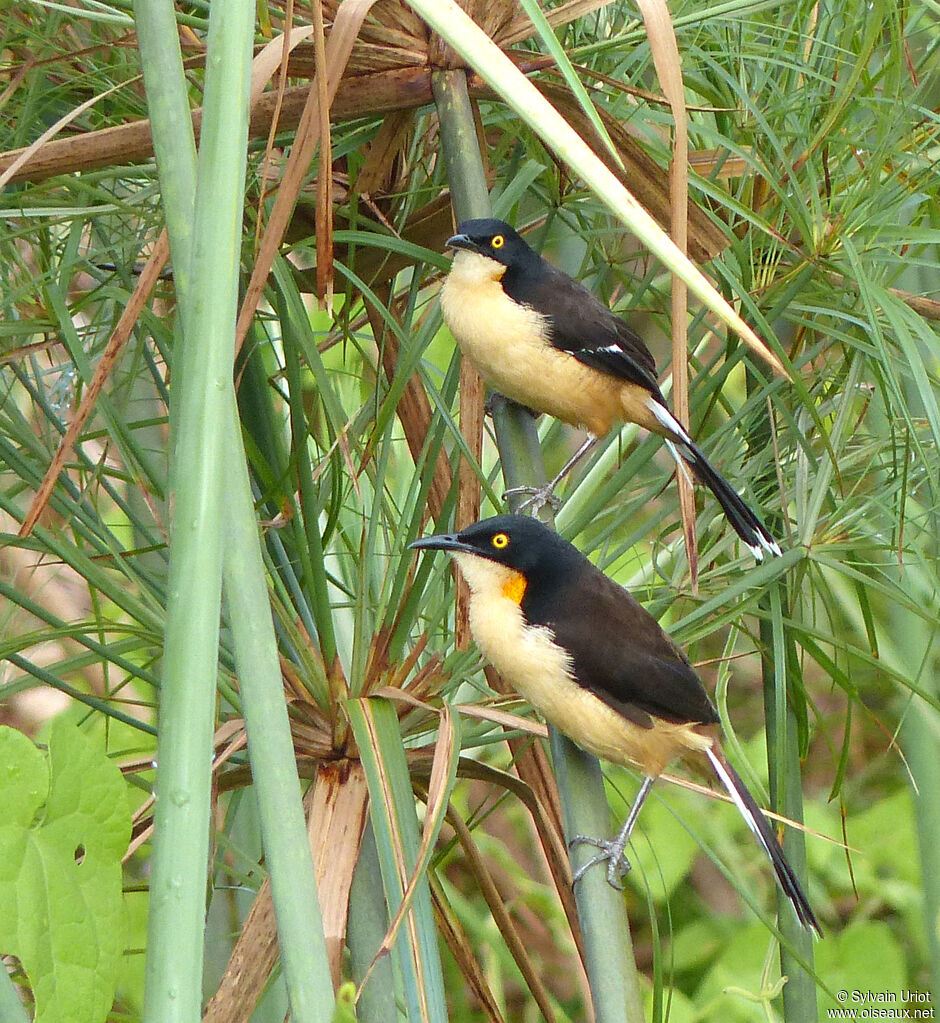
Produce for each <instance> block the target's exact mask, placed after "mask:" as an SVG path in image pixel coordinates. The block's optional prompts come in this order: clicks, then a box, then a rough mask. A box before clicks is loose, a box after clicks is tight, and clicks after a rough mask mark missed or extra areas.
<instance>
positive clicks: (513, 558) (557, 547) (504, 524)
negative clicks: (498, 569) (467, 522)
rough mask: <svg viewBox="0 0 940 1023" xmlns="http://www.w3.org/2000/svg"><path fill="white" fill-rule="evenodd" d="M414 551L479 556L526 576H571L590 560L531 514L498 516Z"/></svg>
mask: <svg viewBox="0 0 940 1023" xmlns="http://www.w3.org/2000/svg"><path fill="white" fill-rule="evenodd" d="M408 546H409V547H410V548H417V549H419V550H421V549H427V550H440V551H448V552H451V553H464V554H476V555H477V556H478V557H481V558H485V559H486V560H487V561H495V562H496V563H498V564H500V565H505V566H506V567H507V568H510V569H512V570H513V571H515V572H518V573H520V574H521V575H523V576H525V577H526V579H529V580H531V579H534V578H536V577H546V576H554V575H556V574H567V573H570V572H571V571H573V570H574V569H575V568H576V566H577V565H578V563H579V562H581V561H584V560H586V559H585V558H584V555H582V554H581V553H580V552H579V551H578V550H577V549H576V548H575V547H572V545H571V544H570V543H568V541H567V540H565V539H563V538H562V537H560V536H559V535H558V534H557V533H556V532H555V531H554V530H553V529H549V528H548V526H546V525H545V524H544V523H543V522H540V521H539V520H538V519H533V518H530V517H529V516H527V515H497V516H495V517H494V518H492V519H483V520H482V521H480V522H475V523H474V524H473V525H472V526H467V528H466V529H463V530H461V531H460V532H459V533H444V534H440V535H438V536H427V537H424V538H423V539H421V540H415V541H414V542H413V543H410V544H409V545H408Z"/></svg>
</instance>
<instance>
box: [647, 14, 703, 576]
mask: <svg viewBox="0 0 940 1023" xmlns="http://www.w3.org/2000/svg"><path fill="white" fill-rule="evenodd" d="M637 7H638V8H639V10H640V14H641V15H642V16H643V23H644V25H645V26H646V35H647V38H648V39H649V44H650V52H651V53H652V55H653V64H654V65H655V67H656V75H657V77H658V78H659V84H660V86H661V87H662V90H663V94H664V95H665V97H666V99H667V100H668V101H669V107H670V109H671V110H672V118H673V124H674V127H673V135H672V161H671V163H670V165H669V196H670V226H669V234H670V236H671V238H672V240H673V242H675V244H676V247H677V248H678V249H679V250H680V251H681V252H682V254H683V255H688V251H689V216H688V211H689V129H688V122H687V117H686V109H685V92H684V89H683V84H682V61H681V59H680V57H679V44H678V43H677V41H676V33H675V31H674V29H673V27H672V20H671V19H670V17H669V8H668V7H667V6H666V0H637ZM688 312H689V305H688V289H687V287H686V284H685V281H683V280H682V279H681V278H680V277H678V276H677V275H676V274H673V276H672V406H673V412H674V413H675V416H676V418H677V419H678V420H679V422H680V423H682V425H683V426H684V427H685V428H686V429H688V428H689V341H688ZM676 486H677V487H678V488H679V511H680V513H681V516H682V533H683V535H684V537H685V547H686V551H687V553H688V557H689V573H690V575H691V578H692V590H693V592H698V540H697V538H696V535H695V494H694V493H693V490H692V481H691V479H690V478H689V476H688V474H687V473H685V472H682V471H681V470H680V471H678V472H676Z"/></svg>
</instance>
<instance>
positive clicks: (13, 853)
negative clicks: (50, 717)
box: [0, 719, 130, 1023]
mask: <svg viewBox="0 0 940 1023" xmlns="http://www.w3.org/2000/svg"><path fill="white" fill-rule="evenodd" d="M0 806H3V808H4V818H5V819H4V820H3V821H2V822H0V952H2V953H3V954H4V955H15V956H17V957H18V958H19V960H20V964H21V965H22V968H23V970H24V972H25V973H26V976H27V978H28V979H29V983H30V985H31V987H32V990H33V996H34V998H35V1002H36V1015H35V1019H36V1023H52V1021H55V1020H64V1019H68V1020H71V1021H73V1023H98V1021H101V1020H104V1019H105V1018H106V1017H107V1014H108V1012H109V1010H110V1009H111V1005H112V1002H113V999H114V989H115V984H116V982H117V975H118V968H119V966H120V963H121V957H122V955H123V951H124V907H123V898H122V893H121V856H122V855H123V853H124V851H125V850H126V848H127V842H128V839H129V837H130V808H129V805H128V800H127V792H126V786H125V782H124V779H123V778H122V777H121V772H120V771H119V770H118V768H117V767H116V766H115V764H114V763H112V761H110V760H109V759H108V758H107V757H106V756H104V754H103V753H102V752H101V751H100V749H98V748H97V746H96V744H95V743H94V742H93V741H92V740H91V739H89V738H88V737H87V736H85V735H84V734H83V733H82V732H81V731H79V729H77V728H75V727H74V726H73V725H71V724H69V723H67V722H65V721H63V720H61V719H59V720H57V721H55V722H53V724H52V728H51V732H50V739H49V753H48V755H44V754H43V753H42V752H41V751H40V750H38V749H37V748H36V747H35V746H34V745H33V743H32V742H31V741H30V740H29V739H28V738H27V737H26V736H25V735H23V734H22V733H21V732H18V731H16V729H13V728H0Z"/></svg>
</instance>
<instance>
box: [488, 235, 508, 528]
mask: <svg viewBox="0 0 940 1023" xmlns="http://www.w3.org/2000/svg"><path fill="white" fill-rule="evenodd" d="M505 244H506V239H505V238H504V237H503V236H502V235H501V234H494V235H493V237H492V238H491V239H490V246H491V247H492V248H494V249H501V248H502V247H503V246H504V245H505ZM504 546H505V545H504Z"/></svg>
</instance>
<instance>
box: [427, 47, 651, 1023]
mask: <svg viewBox="0 0 940 1023" xmlns="http://www.w3.org/2000/svg"><path fill="white" fill-rule="evenodd" d="M448 41H450V40H448ZM434 97H435V101H436V103H437V109H438V115H439V117H440V121H441V147H442V150H443V152H444V159H445V161H446V163H447V176H448V180H449V183H450V189H451V194H452V196H453V202H454V207H455V209H456V211H457V216H458V218H460V219H463V218H465V217H473V216H477V217H485V216H489V215H490V213H491V211H490V203H489V195H488V192H487V189H486V179H485V178H484V176H483V163H482V160H481V159H480V153H479V149H478V147H477V144H476V131H475V128H474V122H473V111H472V108H471V105H470V100H469V94H468V92H467V79H466V74H465V72H463V71H443V72H437V73H436V74H435V76H434ZM494 425H495V428H496V440H497V446H498V448H499V454H500V464H501V467H502V471H503V479H504V480H505V482H506V485H507V486H508V487H517V486H522V485H532V484H538V483H543V482H544V481H545V469H544V466H543V465H542V455H541V449H540V448H539V443H538V436H537V434H536V430H535V421H534V420H533V419H532V417H531V416H530V415H529V413H528V412H526V411H525V410H523V409H522V408H520V407H519V406H517V405H513V404H512V403H510V402H500V403H498V404H497V407H496V410H495V412H494ZM550 734H551V749H552V761H553V763H554V766H555V774H556V779H557V782H558V790H559V793H560V795H561V803H562V809H563V812H564V817H565V831H566V837H567V838H568V840H569V841H570V840H571V839H572V838H574V836H575V835H585V834H587V835H605V834H606V833H607V831H608V829H609V827H610V811H609V808H608V805H607V795H606V792H605V790H604V779H603V776H602V775H601V770H600V765H599V763H598V761H597V758H596V757H592V756H590V755H589V754H587V753H584V752H583V751H582V750H580V749H578V747H577V746H575V745H574V743H572V742H570V741H569V740H568V739H566V738H565V737H564V736H563V735H561V734H560V733H559V732H558V731H557V730H556V729H554V728H552V729H550ZM575 898H576V902H577V906H578V918H579V921H580V923H581V930H582V933H583V935H584V945H585V968H586V970H587V974H588V982H589V983H590V986H591V996H592V999H593V1002H594V1016H595V1019H596V1020H597V1023H623V1021H627V1023H642V1021H643V999H642V994H641V991H640V986H639V975H638V973H637V970H636V962H635V960H634V956H633V945H632V942H631V938H630V925H629V921H628V920H627V912H626V905H625V903H624V900H623V897H622V895H620V893H619V892H617V891H615V890H614V889H613V888H612V887H611V886H610V885H609V884H607V880H606V875H605V873H604V871H602V870H595V871H589V872H588V875H587V876H585V877H584V879H583V880H582V881H581V882H579V884H578V886H577V888H576V889H575ZM612 964H614V965H613V966H612Z"/></svg>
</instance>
